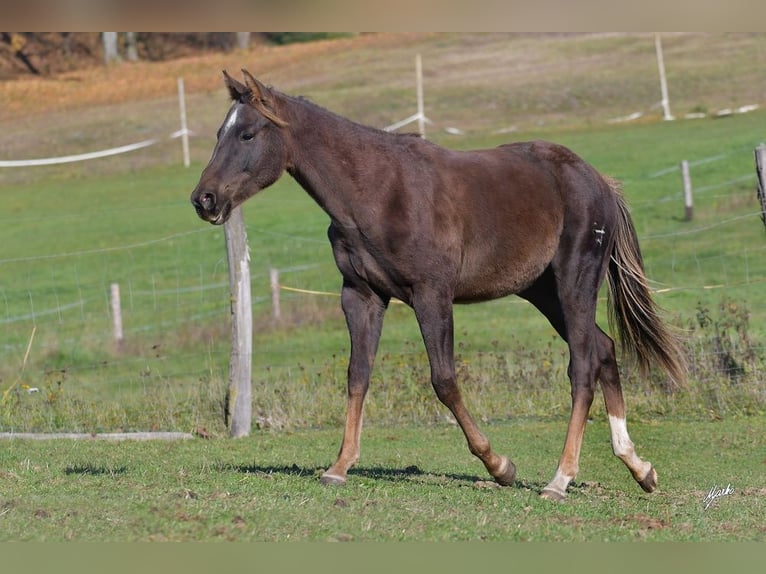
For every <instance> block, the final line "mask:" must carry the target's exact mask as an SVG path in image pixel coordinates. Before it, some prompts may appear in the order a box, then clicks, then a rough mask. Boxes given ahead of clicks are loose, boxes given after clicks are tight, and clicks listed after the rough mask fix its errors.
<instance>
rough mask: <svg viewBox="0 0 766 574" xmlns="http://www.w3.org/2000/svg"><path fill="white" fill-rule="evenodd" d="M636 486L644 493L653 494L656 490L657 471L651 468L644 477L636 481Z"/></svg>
mask: <svg viewBox="0 0 766 574" xmlns="http://www.w3.org/2000/svg"><path fill="white" fill-rule="evenodd" d="M638 485H639V486H640V487H641V488H643V489H644V492H654V489H655V488H657V471H656V470H654V467H651V468H650V469H649V472H647V473H646V476H645V477H644V478H642V479H641V480H639V481H638Z"/></svg>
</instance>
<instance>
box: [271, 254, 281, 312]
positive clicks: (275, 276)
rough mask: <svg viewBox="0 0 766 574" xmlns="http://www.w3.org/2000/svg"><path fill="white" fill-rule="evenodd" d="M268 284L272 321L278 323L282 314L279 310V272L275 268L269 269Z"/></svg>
mask: <svg viewBox="0 0 766 574" xmlns="http://www.w3.org/2000/svg"><path fill="white" fill-rule="evenodd" d="M269 283H270V284H271V308H272V312H273V317H274V321H277V322H278V321H279V320H280V318H281V317H282V312H281V311H280V309H279V270H278V269H275V268H273V267H272V268H271V269H269Z"/></svg>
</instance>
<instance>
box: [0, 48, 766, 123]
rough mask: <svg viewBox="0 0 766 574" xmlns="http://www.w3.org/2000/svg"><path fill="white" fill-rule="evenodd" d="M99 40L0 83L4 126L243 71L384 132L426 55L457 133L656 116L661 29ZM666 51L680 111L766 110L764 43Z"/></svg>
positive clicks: (429, 80)
mask: <svg viewBox="0 0 766 574" xmlns="http://www.w3.org/2000/svg"><path fill="white" fill-rule="evenodd" d="M92 36H93V35H92V34H91V35H82V37H80V36H77V35H73V38H72V42H71V46H70V48H69V50H70V52H72V53H74V52H83V53H84V54H85V55H82V56H81V57H80V59H78V60H77V61H78V62H79V63H80V65H82V66H84V67H82V68H80V69H75V70H71V69H69V70H68V69H64V70H62V71H60V72H56V71H55V69H56V66H54V71H53V72H51V73H49V74H46V75H43V76H31V75H29V74H27V75H25V76H21V75H16V76H15V77H14V78H12V79H6V80H5V81H2V82H0V101H2V104H3V105H2V106H0V121H3V120H9V119H13V118H19V117H24V116H29V115H35V116H38V115H39V114H40V113H41V112H47V111H59V112H60V111H66V110H82V109H90V108H92V107H93V106H101V105H106V104H115V103H121V102H126V103H127V102H130V103H136V102H139V101H147V100H152V99H156V98H163V97H168V96H170V95H172V93H173V90H172V88H169V87H168V84H169V82H171V81H175V78H176V77H177V76H183V77H184V80H185V83H186V88H187V93H190V94H192V93H211V92H218V91H220V90H221V83H220V70H221V69H222V68H228V69H230V70H238V69H239V68H241V67H247V68H249V69H250V70H251V71H252V72H253V73H255V74H258V75H260V76H262V77H264V78H265V79H266V80H267V81H269V82H271V83H273V84H274V85H276V86H278V87H280V88H282V89H284V90H286V91H291V92H298V93H306V94H307V95H309V96H311V97H313V98H315V99H316V100H319V101H320V103H322V104H323V105H327V106H330V107H336V108H340V109H339V111H340V112H341V113H346V114H348V115H350V116H352V117H354V118H355V119H358V120H360V121H363V122H368V123H373V124H380V123H385V122H387V121H388V120H389V119H399V115H400V114H401V113H405V112H410V113H411V111H412V106H413V105H414V65H413V57H414V55H415V54H416V53H422V56H423V71H424V78H425V98H426V110H427V115H429V116H430V117H431V119H432V120H434V121H435V122H437V123H453V124H456V125H457V126H458V127H460V129H467V130H472V129H503V128H505V129H509V130H510V129H514V127H517V128H522V129H524V128H526V127H528V126H541V125H549V124H552V123H555V124H562V123H564V124H567V123H582V122H589V121H598V122H601V121H607V120H609V119H610V118H613V117H621V116H625V115H628V114H631V113H634V112H641V113H643V114H645V115H647V114H648V115H654V116H657V115H659V113H660V110H659V106H658V102H659V100H660V90H659V81H658V75H657V62H656V57H655V47H654V37H653V35H652V34H594V35H585V34H552V35H539V34H442V33H427V34H424V33H420V34H402V33H380V34H367V35H360V36H355V37H351V38H344V39H338V40H326V41H321V42H311V43H306V44H292V45H288V46H274V45H269V44H266V43H264V42H260V41H254V42H253V43H252V45H251V48H250V49H249V50H247V51H242V50H232V51H228V52H222V51H221V50H220V49H215V50H212V49H210V46H207V48H206V46H205V45H204V43H203V42H202V41H201V40H199V39H197V40H196V41H193V40H192V39H189V40H188V41H187V42H185V43H176V44H173V43H168V42H165V44H164V46H165V47H164V48H162V47H157V48H155V50H157V51H163V50H164V52H166V56H167V58H168V59H165V60H164V61H150V60H149V59H144V60H142V61H140V62H136V63H131V62H124V63H122V64H120V65H114V66H110V67H108V68H107V67H104V66H103V65H101V64H100V57H101V56H100V54H98V50H97V46H96V44H97V43H98V38H97V37H95V38H94V37H92ZM157 44H158V46H160V45H162V42H161V38H158V40H157ZM663 47H664V54H665V65H666V68H667V75H668V82H669V85H670V99H671V105H672V106H673V108H674V113H676V115H683V114H686V113H689V112H699V111H715V110H718V109H721V108H730V107H738V106H741V105H746V104H758V103H762V100H763V99H764V94H766V89H764V88H765V87H766V86H765V84H766V79H764V76H763V74H761V73H760V70H759V67H758V66H754V65H753V62H759V61H763V59H764V56H766V35H763V34H673V35H667V34H666V35H664V36H663ZM51 57H52V56H50V55H49V56H48V58H49V59H50V58H51ZM63 59H65V58H63V57H60V58H59V60H63ZM40 65H41V64H38V66H40ZM58 67H59V68H62V67H63V68H66V66H63V65H60V66H58ZM33 103H34V105H33ZM407 115H409V113H405V117H406V116H407ZM503 124H505V125H503Z"/></svg>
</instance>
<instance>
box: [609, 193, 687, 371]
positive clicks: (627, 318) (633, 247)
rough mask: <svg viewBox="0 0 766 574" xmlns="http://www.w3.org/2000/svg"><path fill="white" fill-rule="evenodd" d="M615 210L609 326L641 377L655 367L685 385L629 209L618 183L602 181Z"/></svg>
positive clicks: (678, 347) (673, 340)
mask: <svg viewBox="0 0 766 574" xmlns="http://www.w3.org/2000/svg"><path fill="white" fill-rule="evenodd" d="M605 179H606V181H607V183H608V184H609V187H610V188H611V189H612V191H613V192H614V195H615V198H616V200H617V206H618V212H619V215H618V218H617V229H616V234H615V244H614V249H613V250H612V255H611V259H610V261H609V272H608V274H607V284H608V285H609V323H610V325H611V326H612V329H613V331H614V330H615V328H616V330H617V331H618V332H619V333H620V345H621V347H622V350H623V352H626V353H627V354H629V355H631V356H633V357H634V358H635V359H636V362H637V364H638V366H639V368H640V369H641V372H642V373H643V374H646V373H647V371H648V370H649V366H650V364H651V363H652V362H656V363H658V364H659V365H660V366H661V367H662V368H663V369H664V370H665V372H666V373H667V374H668V376H669V377H670V378H671V380H672V381H673V383H675V384H676V385H679V386H684V384H685V383H686V371H687V366H686V358H685V356H684V353H683V351H682V350H681V345H680V342H679V340H678V338H677V337H676V336H675V335H674V334H673V333H672V332H671V331H670V330H669V329H668V327H667V325H665V323H664V322H663V321H662V319H661V318H660V315H659V313H658V307H657V305H656V304H655V302H654V301H653V300H652V297H651V294H650V292H649V287H648V285H647V280H646V275H645V274H644V262H643V258H642V257H641V250H640V248H639V245H638V237H637V236H636V230H635V227H634V226H633V221H632V220H631V218H630V213H629V211H628V206H627V205H626V203H625V199H624V197H623V195H622V189H621V186H620V184H619V183H618V182H617V181H614V180H611V179H609V178H605Z"/></svg>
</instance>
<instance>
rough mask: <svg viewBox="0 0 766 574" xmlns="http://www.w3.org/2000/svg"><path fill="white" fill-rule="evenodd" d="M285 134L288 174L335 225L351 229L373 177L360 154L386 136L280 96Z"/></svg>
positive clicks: (327, 112)
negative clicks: (367, 182)
mask: <svg viewBox="0 0 766 574" xmlns="http://www.w3.org/2000/svg"><path fill="white" fill-rule="evenodd" d="M284 98H285V99H284V100H283V102H285V103H286V104H287V105H286V106H285V107H286V108H289V110H288V112H287V114H286V116H287V121H288V124H289V125H288V127H287V128H286V129H287V130H289V133H290V138H291V142H290V148H291V150H290V160H289V167H288V169H287V171H288V173H289V174H290V175H291V176H292V177H293V178H294V179H295V180H296V181H297V182H298V183H299V184H300V185H301V187H303V188H304V189H305V190H306V192H307V193H308V194H309V195H310V196H311V197H312V198H313V199H314V200H315V201H316V202H317V203H318V204H319V205H320V207H322V209H324V211H325V212H327V214H328V215H329V216H330V218H331V219H332V220H333V222H334V223H336V224H339V225H342V226H346V227H348V226H356V225H357V223H358V221H357V214H356V213H355V211H354V208H355V206H356V205H357V204H358V199H359V195H360V194H361V193H363V192H364V190H365V189H367V188H368V187H369V186H367V185H365V183H364V174H365V173H372V170H369V169H365V168H368V167H369V162H370V161H373V159H372V158H371V157H369V155H368V154H364V153H360V149H361V148H364V147H367V145H368V143H374V140H379V139H380V138H385V137H388V134H385V133H379V132H377V130H374V129H372V128H367V127H365V126H361V125H359V124H356V123H354V122H352V121H351V120H348V119H346V118H343V117H341V116H338V115H336V114H334V113H332V112H330V111H328V110H325V109H323V108H321V107H319V106H316V105H315V104H312V103H310V102H308V101H306V100H302V99H296V98H291V97H289V96H285V97H284Z"/></svg>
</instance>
